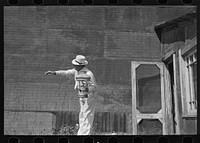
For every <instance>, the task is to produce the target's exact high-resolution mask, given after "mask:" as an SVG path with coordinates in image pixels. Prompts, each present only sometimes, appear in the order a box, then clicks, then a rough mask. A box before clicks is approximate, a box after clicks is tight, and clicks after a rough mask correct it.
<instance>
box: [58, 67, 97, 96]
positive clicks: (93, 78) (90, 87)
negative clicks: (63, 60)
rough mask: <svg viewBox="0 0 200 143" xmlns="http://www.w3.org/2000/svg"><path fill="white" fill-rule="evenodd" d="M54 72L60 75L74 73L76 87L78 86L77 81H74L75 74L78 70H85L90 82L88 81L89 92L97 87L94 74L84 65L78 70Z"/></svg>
mask: <svg viewBox="0 0 200 143" xmlns="http://www.w3.org/2000/svg"><path fill="white" fill-rule="evenodd" d="M55 72H56V75H62V76H69V75H74V80H75V85H74V89H77V87H78V81H76V76H77V75H78V74H79V73H80V72H85V73H86V74H87V75H88V76H90V78H91V79H90V82H89V92H93V91H95V89H96V87H97V84H96V80H95V77H94V74H93V73H92V72H91V71H90V70H89V69H87V68H85V67H84V68H82V69H81V70H80V71H77V70H75V69H69V70H58V71H55Z"/></svg>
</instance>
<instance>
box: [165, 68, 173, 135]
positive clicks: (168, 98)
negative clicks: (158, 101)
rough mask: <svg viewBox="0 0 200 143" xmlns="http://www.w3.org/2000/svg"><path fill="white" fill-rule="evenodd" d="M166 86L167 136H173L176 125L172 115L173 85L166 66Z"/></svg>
mask: <svg viewBox="0 0 200 143" xmlns="http://www.w3.org/2000/svg"><path fill="white" fill-rule="evenodd" d="M164 77H165V81H164V85H165V88H164V89H165V119H166V130H167V134H169V135H172V134H173V133H174V129H173V126H174V123H173V115H172V108H173V107H172V99H171V98H172V94H171V86H170V85H171V83H170V75H169V71H168V69H167V68H166V66H164Z"/></svg>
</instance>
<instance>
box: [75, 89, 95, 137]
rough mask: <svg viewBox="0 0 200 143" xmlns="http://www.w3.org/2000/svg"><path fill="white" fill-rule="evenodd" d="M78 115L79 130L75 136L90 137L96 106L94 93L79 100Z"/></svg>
mask: <svg viewBox="0 0 200 143" xmlns="http://www.w3.org/2000/svg"><path fill="white" fill-rule="evenodd" d="M79 102H80V113H79V130H78V133H77V135H91V133H92V127H93V121H94V114H95V105H96V102H97V101H96V92H92V93H90V94H89V95H88V98H80V99H79Z"/></svg>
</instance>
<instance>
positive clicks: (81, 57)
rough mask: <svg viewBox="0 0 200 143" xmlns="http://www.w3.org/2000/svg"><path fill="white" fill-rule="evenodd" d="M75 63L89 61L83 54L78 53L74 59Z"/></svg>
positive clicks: (85, 63) (86, 62) (79, 63)
mask: <svg viewBox="0 0 200 143" xmlns="http://www.w3.org/2000/svg"><path fill="white" fill-rule="evenodd" d="M72 64H73V65H87V64H88V61H87V60H86V59H85V56H83V55H77V56H76V58H75V59H73V60H72Z"/></svg>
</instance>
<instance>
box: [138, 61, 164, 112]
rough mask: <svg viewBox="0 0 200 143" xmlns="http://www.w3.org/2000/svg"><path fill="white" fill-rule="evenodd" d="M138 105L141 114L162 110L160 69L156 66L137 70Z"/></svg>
mask: <svg viewBox="0 0 200 143" xmlns="http://www.w3.org/2000/svg"><path fill="white" fill-rule="evenodd" d="M136 104H137V105H136V106H137V109H138V110H139V111H140V112H141V113H157V112H158V111H159V110H160V109H161V81H160V69H159V68H158V67H157V66H156V65H145V64H143V65H140V66H139V67H137V68H136Z"/></svg>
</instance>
